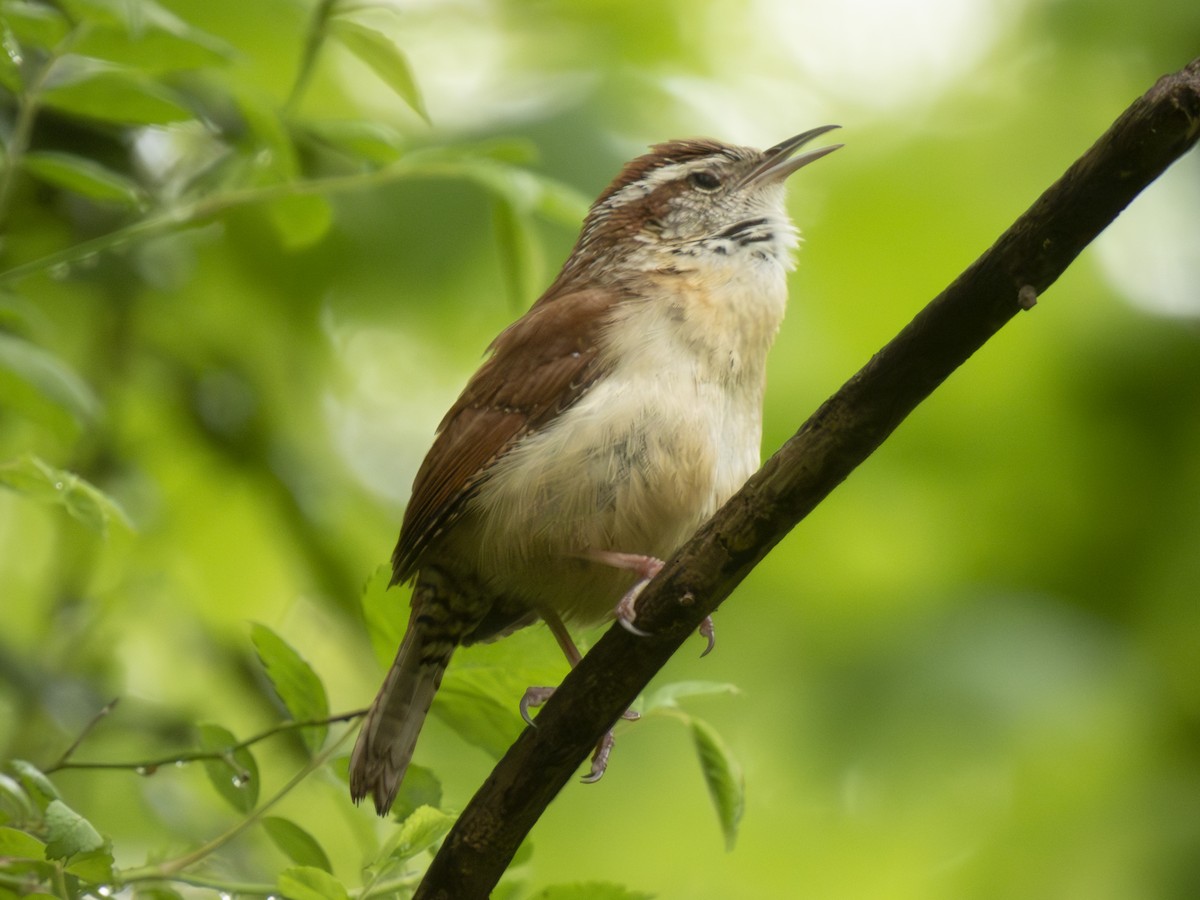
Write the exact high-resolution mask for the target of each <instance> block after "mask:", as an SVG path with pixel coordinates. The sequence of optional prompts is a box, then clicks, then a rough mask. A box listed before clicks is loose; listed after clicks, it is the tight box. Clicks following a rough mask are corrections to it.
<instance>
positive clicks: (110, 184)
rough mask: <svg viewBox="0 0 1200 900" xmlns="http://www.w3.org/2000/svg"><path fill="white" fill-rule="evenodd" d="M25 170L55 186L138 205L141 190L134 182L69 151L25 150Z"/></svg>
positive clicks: (124, 203) (89, 195)
mask: <svg viewBox="0 0 1200 900" xmlns="http://www.w3.org/2000/svg"><path fill="white" fill-rule="evenodd" d="M24 164H25V170H26V171H27V172H29V174H31V175H33V176H34V177H36V178H38V179H39V180H40V181H44V182H46V183H47V184H52V185H54V186H55V187H60V188H64V189H65V190H68V191H73V192H75V193H76V194H82V195H83V196H85V197H91V198H92V199H93V200H108V201H112V202H116V203H121V204H123V205H125V206H138V205H139V204H140V203H141V202H142V191H141V188H139V187H138V185H137V183H136V182H135V181H133V180H132V179H129V178H126V177H125V176H124V175H121V174H119V173H117V172H114V171H113V170H112V169H109V168H106V167H105V166H102V165H100V163H98V162H94V161H93V160H90V159H87V158H86V157H82V156H75V155H74V154H71V153H54V152H50V151H45V152H37V153H27V154H26V155H25V160H24Z"/></svg>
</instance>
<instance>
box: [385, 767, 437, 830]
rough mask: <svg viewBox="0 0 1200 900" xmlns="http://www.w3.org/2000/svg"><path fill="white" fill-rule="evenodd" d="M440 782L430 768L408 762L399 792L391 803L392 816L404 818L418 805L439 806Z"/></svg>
mask: <svg viewBox="0 0 1200 900" xmlns="http://www.w3.org/2000/svg"><path fill="white" fill-rule="evenodd" d="M441 805H442V783H441V781H439V780H438V777H437V776H436V775H434V774H433V770H432V769H427V768H425V767H424V766H418V765H417V764H415V763H410V764H409V766H408V769H407V770H406V771H405V773H404V780H403V781H402V782H400V792H399V793H398V794H397V795H396V800H395V802H394V803H393V804H392V816H393V817H394V818H396V819H401V820H403V819H406V818H408V817H409V816H410V815H411V814H412V812H413V811H414V810H415V809H417V807H419V806H432V807H435V808H439V809H440V808H441Z"/></svg>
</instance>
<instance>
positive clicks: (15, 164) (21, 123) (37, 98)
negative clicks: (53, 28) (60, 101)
mask: <svg viewBox="0 0 1200 900" xmlns="http://www.w3.org/2000/svg"><path fill="white" fill-rule="evenodd" d="M83 32H84V28H83V25H81V24H76V25H75V26H74V27H73V28H72V29H71V30H70V31H68V32H67V33H66V34H65V35H64V36H63V39H62V40H61V41H59V42H58V44H57V45H56V46H55V47H53V48H52V49H51V51H50V55H49V57H48V58H47V59H46V62H45V64H44V65H43V66H42V67H41V68H40V69H39V70H38V71H37V73H36V74H35V75H34V77H33V79H32V80H31V81H30V83H29V85H28V86H27V87H26V88H25V89H24V90H23V91H21V92H20V93H18V95H17V116H16V119H15V120H14V121H13V132H12V138H11V139H10V140H9V142H8V146H7V147H5V149H4V171H3V172H0V233H2V232H3V231H4V228H5V225H6V223H7V220H8V203H9V200H10V199H11V198H12V190H13V185H14V184H15V183H16V179H17V170H18V169H20V168H21V160H22V158H23V157H24V156H25V153H26V151H28V150H29V141H30V139H31V138H32V137H33V124H34V121H35V120H36V119H37V114H38V111H39V110H40V109H41V102H42V97H41V95H42V89H43V88H44V87H45V84H46V80H47V79H48V78H49V77H50V73H51V72H52V71H53V69H54V66H55V64H56V63H57V62H58V61H59V60H60V59H62V57H64V56H66V55H67V54H68V53H70V52H71V48H72V47H73V46H75V44H76V43H77V42H78V41H79V39H80V38H81V37H82V36H83Z"/></svg>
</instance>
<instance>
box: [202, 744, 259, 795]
mask: <svg viewBox="0 0 1200 900" xmlns="http://www.w3.org/2000/svg"><path fill="white" fill-rule="evenodd" d="M196 731H197V734H198V736H199V739H200V749H201V750H207V751H210V752H213V753H221V754H222V758H221V759H206V760H205V761H204V771H205V773H206V774H207V775H208V780H209V781H211V782H212V785H213V787H214V788H216V789H217V793H218V794H220V795H221V796H222V797H224V798H225V799H226V800H227V801H228V802H229V804H230V805H231V806H232V807H233V808H234V809H236V810H237V811H238V812H243V813H245V812H249V811H250V810H252V809H254V807H255V806H256V805H257V804H258V783H259V782H258V763H257V762H255V760H254V755H253V754H252V753H251V752H250V751H249V749H247V748H246V747H240V748H238V749H237V750H234V749H232V748H233V746H234V744H236V743H237V739H236V738H235V737H234V736H233V733H232V732H230V731H229V730H228V729H226V728H222V727H221V726H220V725H201V726H199V727H198V728H197V729H196Z"/></svg>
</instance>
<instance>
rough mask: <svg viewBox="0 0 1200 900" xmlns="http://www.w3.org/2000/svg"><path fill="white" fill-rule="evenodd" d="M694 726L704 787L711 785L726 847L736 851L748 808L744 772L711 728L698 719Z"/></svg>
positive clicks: (694, 741)
mask: <svg viewBox="0 0 1200 900" xmlns="http://www.w3.org/2000/svg"><path fill="white" fill-rule="evenodd" d="M690 724H691V730H692V742H693V744H694V745H695V747H696V756H697V757H698V758H699V760H700V770H701V772H703V774H704V783H705V784H706V785H708V793H709V795H710V796H711V797H712V802H713V807H714V808H715V809H716V811H717V820H718V821H719V822H720V825H721V832H722V833H723V834H724V835H725V846H726V848H727V849H730V850H732V849H733V845H734V843H735V842H736V841H737V830H738V825H739V824H740V823H741V821H742V812H743V811H744V810H745V806H746V783H745V779H744V778H743V776H742V768H741V766H740V765H738V762H737V760H736V759H735V758H734V756H733V753H732V752H730V750H729V748H728V747H726V746H725V742H724V741H722V740H721V738H720V735H718V734H717V732H716V731H715V730H713V728H712V726H711V725H709V724H708V723H707V722H704V721H701V720H700V719H696V718H692V719H691V723H690Z"/></svg>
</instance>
